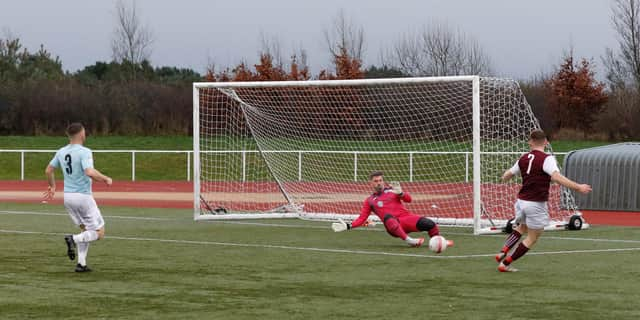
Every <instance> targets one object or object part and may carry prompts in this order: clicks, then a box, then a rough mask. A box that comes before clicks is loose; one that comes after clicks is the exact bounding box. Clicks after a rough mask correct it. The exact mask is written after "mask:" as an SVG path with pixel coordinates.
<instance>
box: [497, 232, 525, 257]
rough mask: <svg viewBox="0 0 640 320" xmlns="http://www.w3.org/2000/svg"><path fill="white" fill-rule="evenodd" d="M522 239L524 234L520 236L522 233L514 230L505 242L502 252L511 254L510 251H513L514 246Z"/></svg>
mask: <svg viewBox="0 0 640 320" xmlns="http://www.w3.org/2000/svg"><path fill="white" fill-rule="evenodd" d="M520 237H522V234H520V232H518V231H515V230H513V232H511V234H510V235H509V236H508V237H507V240H506V241H505V242H504V246H503V247H502V250H500V251H501V252H503V253H507V252H509V250H511V248H513V246H514V245H515V244H516V243H518V240H520Z"/></svg>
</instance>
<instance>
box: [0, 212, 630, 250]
mask: <svg viewBox="0 0 640 320" xmlns="http://www.w3.org/2000/svg"><path fill="white" fill-rule="evenodd" d="M0 214H7V215H9V214H16V215H20V214H23V215H43V216H68V213H52V212H42V211H11V210H0ZM103 217H104V218H108V219H124V220H147V221H190V219H187V218H183V219H179V218H156V217H140V216H103ZM203 222H206V223H214V224H215V223H223V224H234V225H249V226H259V227H277V228H300V229H329V228H330V227H329V224H328V223H329V222H327V225H326V226H310V225H299V224H282V223H268V222H248V221H223V220H220V221H203ZM354 230H356V231H374V232H386V231H385V230H384V229H382V228H373V227H372V228H358V229H354ZM446 234H447V235H455V236H465V237H477V236H476V235H473V234H470V233H463V232H446ZM482 237H494V238H503V237H505V235H503V234H492V235H483V236H482ZM542 239H543V241H544V239H549V240H551V239H553V240H570V241H593V242H611V243H640V240H623V239H598V238H576V237H557V236H550V235H544V236H543V237H542Z"/></svg>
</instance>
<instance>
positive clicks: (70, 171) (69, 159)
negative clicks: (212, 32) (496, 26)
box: [64, 154, 531, 174]
mask: <svg viewBox="0 0 640 320" xmlns="http://www.w3.org/2000/svg"><path fill="white" fill-rule="evenodd" d="M64 160H65V161H66V162H67V167H66V168H64V170H65V171H67V174H71V173H73V169H71V155H70V154H67V155H66V156H64ZM529 167H531V164H529Z"/></svg>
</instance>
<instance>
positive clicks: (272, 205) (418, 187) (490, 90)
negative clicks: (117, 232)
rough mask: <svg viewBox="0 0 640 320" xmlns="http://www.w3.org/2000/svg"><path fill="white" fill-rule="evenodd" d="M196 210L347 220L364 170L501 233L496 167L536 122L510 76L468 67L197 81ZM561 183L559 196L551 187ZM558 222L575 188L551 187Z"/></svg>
mask: <svg viewBox="0 0 640 320" xmlns="http://www.w3.org/2000/svg"><path fill="white" fill-rule="evenodd" d="M193 99H194V174H195V176H194V195H195V197H194V207H195V219H196V220H202V219H242V218H248V219H254V218H255V219H259V218H268V217H275V218H281V217H303V218H308V219H335V218H336V217H344V218H346V219H353V218H355V216H357V214H358V213H359V212H360V209H361V206H362V204H363V201H364V199H365V198H366V197H367V196H368V195H369V194H370V192H371V190H370V188H369V186H368V184H367V182H368V175H369V173H371V172H372V171H375V170H381V171H383V172H384V177H385V181H387V182H388V181H399V182H400V183H401V184H402V187H403V189H404V190H406V191H408V192H410V193H411V194H412V197H413V201H412V202H411V203H407V204H405V205H406V207H407V208H408V209H409V210H410V211H412V212H414V213H416V214H419V215H424V216H428V217H430V218H433V219H434V220H436V221H437V222H438V223H440V224H446V225H460V226H473V227H474V232H475V233H481V232H482V231H483V230H500V229H501V228H502V227H503V226H504V225H505V223H506V221H508V220H509V219H510V218H512V217H513V215H514V210H513V202H514V200H515V198H516V195H517V191H518V189H519V186H520V181H518V180H516V181H515V182H510V183H502V182H501V181H500V177H501V175H502V173H503V172H504V171H505V170H506V169H507V168H509V167H511V166H512V165H513V163H514V162H515V161H516V160H517V158H518V157H519V156H520V155H521V154H522V153H524V152H527V151H528V146H527V143H526V141H527V139H528V134H529V132H530V131H531V130H533V129H535V128H539V124H538V121H537V119H536V118H535V117H534V115H533V113H532V111H531V108H530V106H529V105H528V104H527V102H526V100H525V97H524V95H523V94H522V92H521V91H520V88H519V86H518V84H517V83H516V82H514V81H512V80H505V79H496V78H480V77H475V76H469V77H466V76H463V77H440V78H408V79H375V80H335V81H286V82H244V83H243V82H236V83H234V82H227V83H215V82H214V83H195V84H194V96H193ZM561 192H565V196H564V197H563V201H562V205H561V202H560V198H561V197H560V194H561ZM549 209H550V212H551V217H552V220H554V224H556V225H558V226H560V225H564V224H565V223H566V221H567V219H568V217H570V216H571V215H572V214H573V210H574V209H575V206H574V201H573V197H572V196H571V194H570V193H567V191H566V190H561V188H560V187H559V186H557V185H554V186H552V189H551V195H550V200H549Z"/></svg>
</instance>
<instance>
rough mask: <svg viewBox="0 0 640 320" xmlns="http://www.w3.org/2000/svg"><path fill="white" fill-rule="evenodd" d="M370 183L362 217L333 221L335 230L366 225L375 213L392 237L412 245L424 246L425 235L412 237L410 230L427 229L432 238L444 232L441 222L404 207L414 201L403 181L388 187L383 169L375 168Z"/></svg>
mask: <svg viewBox="0 0 640 320" xmlns="http://www.w3.org/2000/svg"><path fill="white" fill-rule="evenodd" d="M369 186H371V188H372V189H373V193H372V194H371V195H370V196H369V197H367V199H365V200H364V203H363V204H362V209H361V210H360V216H358V218H357V219H356V220H354V221H353V223H347V222H344V221H342V219H340V220H339V221H338V222H334V223H332V224H331V228H332V229H333V231H335V232H342V231H346V230H351V229H354V228H358V227H361V226H364V225H366V224H367V219H368V218H369V216H370V215H371V213H372V212H373V213H375V215H377V216H378V218H380V221H382V222H383V224H384V227H385V229H386V230H387V232H388V233H389V234H390V235H391V236H393V237H396V238H400V239H402V240H404V241H405V242H406V243H407V244H408V245H409V246H411V247H419V246H421V245H422V244H423V243H424V238H423V237H419V238H412V237H410V236H409V235H408V233H411V232H421V231H425V232H427V233H428V234H429V237H434V236H437V235H440V230H439V228H438V225H437V224H436V223H435V222H434V221H433V220H431V219H429V218H426V217H422V216H419V215H417V214H413V213H411V212H409V210H407V209H406V208H405V207H404V205H403V204H402V203H403V202H407V203H409V202H411V195H410V194H409V193H408V192H404V191H403V190H402V187H401V186H400V184H399V183H391V185H389V186H386V185H385V182H384V173H383V172H382V171H374V172H372V173H371V174H370V175H369ZM447 241H448V246H453V241H451V240H447Z"/></svg>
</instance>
